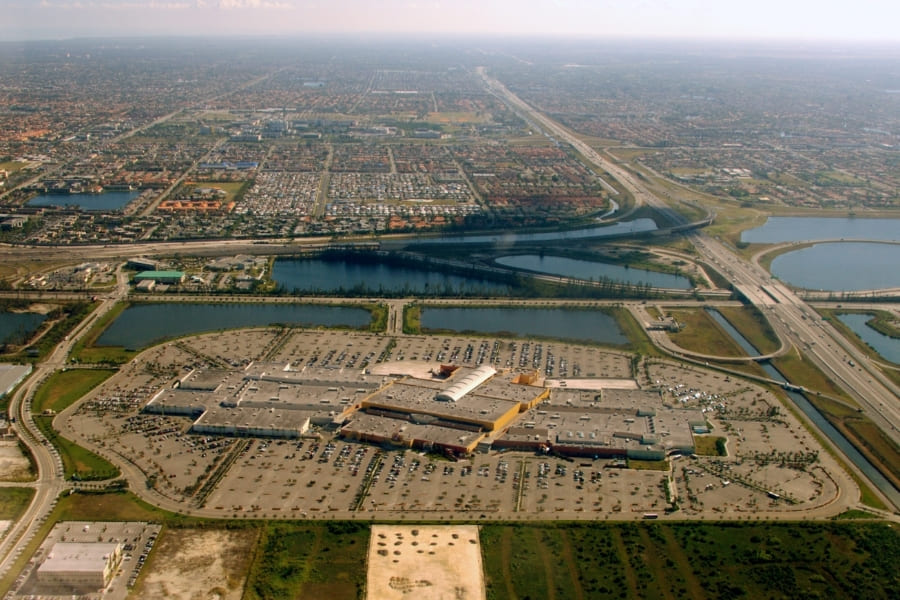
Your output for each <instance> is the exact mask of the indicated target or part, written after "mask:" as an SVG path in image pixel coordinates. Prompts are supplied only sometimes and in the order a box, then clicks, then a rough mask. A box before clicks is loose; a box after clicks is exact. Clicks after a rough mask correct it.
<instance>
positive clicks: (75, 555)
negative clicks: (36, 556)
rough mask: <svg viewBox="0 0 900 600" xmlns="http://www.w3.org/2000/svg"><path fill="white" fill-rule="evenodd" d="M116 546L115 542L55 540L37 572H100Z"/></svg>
mask: <svg viewBox="0 0 900 600" xmlns="http://www.w3.org/2000/svg"><path fill="white" fill-rule="evenodd" d="M118 548H119V544H118V543H116V542H112V543H110V542H94V543H91V542H56V543H55V544H53V547H52V548H51V549H50V553H49V554H48V555H47V558H46V560H44V562H43V563H41V566H40V567H38V573H78V572H82V573H96V572H98V571H100V572H102V571H103V570H104V569H105V568H106V565H107V561H108V559H109V556H110V555H111V554H114V553H115V552H116V550H117V549H118Z"/></svg>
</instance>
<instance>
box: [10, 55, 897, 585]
mask: <svg viewBox="0 0 900 600" xmlns="http://www.w3.org/2000/svg"><path fill="white" fill-rule="evenodd" d="M480 73H481V75H482V77H483V79H484V81H485V85H486V86H487V88H488V89H489V90H490V91H491V93H493V94H495V95H496V96H497V97H499V98H501V99H502V100H503V101H504V102H506V103H507V104H508V105H509V106H510V107H511V108H512V109H513V110H515V111H516V112H518V113H519V114H521V115H522V116H523V117H525V118H526V120H527V121H528V122H530V123H532V124H533V125H535V126H536V127H538V128H540V129H542V130H544V132H545V133H546V134H547V135H550V136H552V137H554V138H556V139H557V140H561V141H564V142H565V143H567V144H570V145H571V146H572V147H573V148H574V149H575V150H576V151H577V152H578V153H580V154H581V155H582V156H584V157H585V159H586V160H587V161H589V162H591V163H593V164H594V165H595V166H597V167H598V168H600V169H602V170H604V171H606V172H607V173H609V175H610V176H612V177H613V178H615V179H616V180H617V181H618V182H619V184H620V185H621V186H622V187H623V188H625V189H626V190H627V191H628V192H629V193H630V194H632V195H633V197H634V199H635V202H636V203H637V204H646V205H648V206H651V207H653V208H654V209H655V210H657V211H659V212H660V213H662V214H663V215H665V217H666V218H667V219H668V220H669V221H670V222H672V223H675V224H681V223H684V222H685V219H684V218H683V217H682V216H681V215H680V214H678V213H677V212H675V211H673V210H672V209H671V208H670V207H669V206H668V205H667V204H665V203H664V202H663V201H662V200H661V199H659V198H658V197H657V196H656V195H654V194H653V193H652V192H651V191H650V190H648V189H647V188H646V187H645V186H644V185H643V184H642V183H640V181H638V179H637V178H636V177H634V176H633V175H632V174H631V173H630V172H629V171H627V170H625V169H624V168H623V167H622V166H620V165H618V164H615V163H613V162H611V161H609V160H607V159H606V158H604V157H603V156H601V154H600V153H598V152H597V151H595V150H594V149H593V148H591V147H590V146H589V145H588V144H587V143H585V142H584V141H583V140H581V139H579V138H578V137H576V136H575V135H574V134H573V133H571V132H570V131H568V130H567V129H565V128H564V127H562V126H561V125H559V124H558V123H556V122H554V121H553V120H552V119H550V118H549V117H547V116H545V115H543V114H542V113H540V112H539V111H537V110H536V109H534V108H533V107H531V106H530V105H528V104H527V103H526V102H525V101H523V100H521V99H520V98H518V97H517V96H516V95H515V94H513V93H512V92H511V91H510V90H508V89H507V88H506V87H505V86H503V85H502V84H501V83H500V82H498V81H496V80H494V79H491V78H490V77H489V76H488V75H487V73H486V71H485V70H483V69H482V70H481V71H480ZM600 179H601V181H603V180H602V178H600ZM603 185H604V187H605V188H606V189H608V190H611V191H612V192H615V188H613V187H612V186H610V184H609V182H606V181H603ZM687 235H688V239H690V240H691V242H692V243H693V245H694V247H695V248H696V250H697V252H698V253H699V255H700V256H701V257H702V258H703V259H704V260H706V261H708V262H709V263H711V264H714V265H716V266H717V267H718V268H719V269H720V270H721V271H722V272H723V274H724V275H725V276H726V277H727V278H728V279H729V280H730V281H731V282H732V283H733V284H734V285H735V287H736V289H738V290H739V291H740V292H741V293H742V294H743V295H744V296H745V297H746V299H747V300H748V301H749V302H750V303H752V304H753V305H754V306H756V307H758V308H759V309H760V310H761V311H762V312H763V314H765V315H766V316H767V317H768V319H769V322H770V323H771V325H772V327H773V329H774V330H775V331H776V333H777V334H778V336H779V338H780V340H781V342H782V345H784V346H786V345H788V344H792V345H793V346H794V347H795V348H797V349H798V350H800V351H802V352H803V353H804V354H805V355H806V356H807V357H808V358H809V359H810V360H812V362H814V363H815V364H816V365H817V366H818V367H819V368H820V369H821V370H822V371H823V372H824V373H826V374H827V375H828V376H829V377H831V378H832V379H833V380H834V381H835V382H836V383H837V384H838V385H840V386H841V387H842V388H843V389H844V390H845V391H846V392H847V393H848V394H849V395H850V396H852V397H853V398H854V400H856V401H857V402H858V404H859V406H860V410H861V411H862V412H864V413H865V414H866V416H867V417H869V418H870V419H871V420H872V421H873V422H874V423H875V424H876V425H878V426H879V427H880V428H881V429H882V430H883V431H884V432H885V434H886V435H887V436H888V437H889V438H890V439H891V440H892V441H893V442H894V443H898V444H900V431H898V428H897V424H898V423H900V390H898V388H897V386H896V385H894V384H893V382H891V381H890V380H888V379H887V378H885V377H884V375H882V374H881V372H880V371H878V369H877V368H875V367H874V366H873V365H871V364H870V361H869V360H868V359H867V358H866V357H865V356H864V355H863V354H862V353H861V352H860V351H859V350H857V349H856V348H855V347H854V346H853V345H851V344H850V343H848V342H847V341H846V340H845V339H844V338H843V336H842V335H841V334H840V333H839V332H838V331H837V330H836V329H835V328H834V327H833V326H831V325H830V324H829V323H828V322H826V321H823V320H822V319H821V318H819V317H818V316H817V315H816V313H815V312H814V311H813V310H812V309H811V308H810V307H809V306H808V305H807V304H806V303H805V302H804V301H803V300H802V299H800V298H799V297H798V296H797V295H796V294H795V293H793V292H792V291H791V290H790V289H788V288H787V287H786V286H785V285H783V284H781V283H780V282H778V281H776V280H774V279H773V278H772V277H771V275H770V274H769V273H767V272H766V271H765V270H764V269H762V268H761V267H760V266H759V265H758V264H756V263H755V262H751V261H746V260H744V259H742V258H741V257H739V256H737V255H736V254H735V253H734V252H732V251H731V250H729V249H728V248H727V247H726V246H725V245H724V244H722V243H721V242H719V241H718V240H715V239H713V238H711V237H710V236H708V235H706V234H704V233H703V232H702V231H692V232H690V233H688V234H687ZM327 241H329V240H328V239H327V238H318V239H310V240H305V241H304V242H302V243H298V242H296V241H294V242H289V241H285V240H279V241H274V242H259V241H254V240H225V241H197V242H178V243H155V244H149V243H148V244H146V245H129V246H126V247H120V246H104V247H80V248H77V249H74V250H73V249H71V248H24V247H15V246H6V245H4V246H2V247H0V256H2V257H3V260H4V261H10V262H12V261H14V260H29V261H46V262H48V263H51V262H54V261H60V260H73V259H77V257H86V258H87V257H90V258H92V259H102V258H123V257H126V256H133V255H135V254H138V253H146V254H161V253H172V252H180V253H196V254H234V253H238V252H245V253H251V254H262V253H267V254H277V253H294V252H296V251H297V250H298V249H301V248H302V247H303V246H304V245H310V244H313V245H314V244H322V243H326V242H327ZM127 293H128V288H127V281H126V280H125V277H124V274H122V273H121V271H120V272H119V273H118V285H117V286H116V289H115V292H114V293H111V294H109V295H108V296H107V297H105V298H104V299H103V301H102V302H101V304H100V306H99V307H98V308H97V309H96V310H95V311H94V312H93V313H92V314H91V316H90V317H89V318H88V319H87V320H85V322H83V323H82V324H81V325H79V326H78V327H77V328H76V330H75V331H73V332H72V333H71V335H70V336H69V337H68V338H67V339H66V341H64V342H63V343H61V344H60V345H59V346H58V347H57V348H56V349H55V350H54V351H53V352H52V353H51V355H50V356H49V357H48V358H47V360H45V361H44V362H43V363H41V364H39V365H37V367H36V369H35V371H34V373H33V374H32V376H31V377H30V378H29V379H28V380H27V381H26V383H25V384H23V385H22V386H21V387H20V388H19V389H18V390H17V391H16V393H15V394H14V396H13V397H12V399H11V403H10V414H11V415H12V416H14V417H16V423H15V427H16V429H17V432H18V433H19V435H20V437H21V438H22V439H23V441H24V442H25V443H26V445H28V446H29V448H30V449H31V451H32V454H33V456H34V459H35V463H36V466H37V471H38V480H37V481H36V482H35V484H34V487H35V488H36V494H35V496H34V499H33V501H32V503H31V505H30V506H29V507H28V509H27V511H26V513H25V514H24V515H23V517H22V518H20V519H19V521H17V522H16V523H15V524H14V525H13V526H12V527H11V528H10V530H9V532H8V533H7V535H6V536H5V537H4V538H3V541H2V543H0V575H2V574H4V573H6V571H7V570H8V569H9V568H10V566H11V565H12V564H13V562H14V561H15V559H16V558H17V556H18V554H17V551H16V548H17V547H18V548H22V547H23V546H24V544H25V543H26V542H27V541H28V540H29V539H30V538H31V537H32V536H33V535H35V533H36V532H37V530H38V528H39V526H40V524H41V523H42V521H43V519H45V518H46V516H47V515H48V514H49V512H50V510H51V509H52V507H53V506H54V504H55V501H56V498H57V497H58V496H59V494H60V493H61V492H62V491H63V490H65V489H67V487H68V485H67V484H66V482H65V481H64V479H63V472H62V466H61V464H60V460H59V456H58V454H56V452H55V450H53V449H52V447H51V446H50V444H49V442H48V441H47V440H46V439H45V438H44V436H43V435H42V434H41V433H40V432H39V431H38V430H37V428H36V427H35V426H34V423H33V420H32V418H31V414H30V413H31V407H30V398H31V396H32V395H33V393H34V391H35V389H37V387H38V386H39V384H40V383H41V382H43V381H44V380H45V379H46V377H47V376H48V375H49V374H51V373H52V372H54V371H56V370H57V369H60V368H62V367H63V366H64V365H65V364H66V360H67V357H68V354H69V352H70V350H71V348H72V347H73V346H74V344H75V343H76V342H77V341H78V340H79V339H80V337H81V336H82V335H84V334H85V333H86V332H87V331H88V330H89V329H90V326H91V325H92V324H93V323H94V322H95V321H96V320H97V319H98V318H100V316H102V315H103V314H105V312H106V311H108V310H110V309H111V308H112V306H113V305H114V304H115V303H116V302H117V301H119V300H121V299H124V298H125V297H126V296H127ZM391 308H392V310H391V315H392V319H393V320H392V321H391V322H390V324H389V326H390V329H391V333H393V334H398V333H399V332H400V325H401V319H402V312H401V310H400V309H401V308H402V302H399V301H394V302H393V303H392V304H391ZM787 375H788V376H789V374H787Z"/></svg>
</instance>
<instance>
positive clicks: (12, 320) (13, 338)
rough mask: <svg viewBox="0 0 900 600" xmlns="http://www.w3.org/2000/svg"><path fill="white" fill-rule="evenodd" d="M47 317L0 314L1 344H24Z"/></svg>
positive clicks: (28, 314)
mask: <svg viewBox="0 0 900 600" xmlns="http://www.w3.org/2000/svg"><path fill="white" fill-rule="evenodd" d="M46 318H47V316H46V315H39V314H36V313H12V312H0V344H22V343H24V342H25V341H27V340H28V338H29V337H31V335H32V334H33V333H34V332H35V331H37V328H38V327H40V326H41V323H43V322H44V320H46Z"/></svg>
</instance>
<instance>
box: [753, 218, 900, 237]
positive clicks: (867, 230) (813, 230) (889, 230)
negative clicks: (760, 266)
mask: <svg viewBox="0 0 900 600" xmlns="http://www.w3.org/2000/svg"><path fill="white" fill-rule="evenodd" d="M840 239H846V240H877V241H900V219H858V218H856V217H769V218H768V219H767V220H766V222H765V224H763V225H762V226H761V227H757V228H755V229H749V230H747V231H745V232H743V233H742V234H741V241H742V242H750V243H754V244H780V243H782V242H806V241H816V240H840Z"/></svg>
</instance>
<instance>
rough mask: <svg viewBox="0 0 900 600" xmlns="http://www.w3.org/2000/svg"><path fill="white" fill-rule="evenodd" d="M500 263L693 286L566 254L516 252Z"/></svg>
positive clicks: (675, 278)
mask: <svg viewBox="0 0 900 600" xmlns="http://www.w3.org/2000/svg"><path fill="white" fill-rule="evenodd" d="M495 262H497V264H500V265H503V266H504V267H511V268H514V269H525V270H527V271H535V272H538V273H547V274H549V275H559V276H561V277H573V278H575V279H584V280H593V281H599V280H601V279H610V280H612V281H617V282H622V283H629V284H632V285H638V284H649V285H651V286H653V287H657V288H670V289H678V290H688V289H691V282H690V280H689V279H687V278H686V277H682V276H680V275H671V274H669V273H658V272H656V271H647V270H645V269H635V268H633V267H625V266H624V265H613V264H609V263H602V262H595V261H590V260H580V259H574V258H565V257H562V256H546V255H545V256H540V255H538V254H516V255H512V256H501V257H500V258H498V259H496V261H495Z"/></svg>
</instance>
